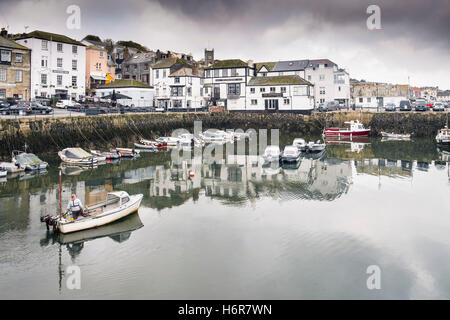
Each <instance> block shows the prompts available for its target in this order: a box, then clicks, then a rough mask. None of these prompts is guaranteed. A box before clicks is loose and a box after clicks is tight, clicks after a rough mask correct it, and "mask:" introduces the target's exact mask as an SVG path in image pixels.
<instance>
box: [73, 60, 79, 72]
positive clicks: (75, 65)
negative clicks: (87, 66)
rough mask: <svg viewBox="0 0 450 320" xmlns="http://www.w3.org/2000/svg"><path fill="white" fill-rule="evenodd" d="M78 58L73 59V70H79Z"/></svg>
mask: <svg viewBox="0 0 450 320" xmlns="http://www.w3.org/2000/svg"><path fill="white" fill-rule="evenodd" d="M77 64H78V63H77V60H72V70H77Z"/></svg>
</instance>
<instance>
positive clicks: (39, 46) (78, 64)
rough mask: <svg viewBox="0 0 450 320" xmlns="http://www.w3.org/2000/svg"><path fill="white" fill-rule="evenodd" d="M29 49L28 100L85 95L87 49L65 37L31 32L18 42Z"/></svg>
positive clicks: (79, 97) (81, 96)
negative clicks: (29, 81) (29, 89)
mask: <svg viewBox="0 0 450 320" xmlns="http://www.w3.org/2000/svg"><path fill="white" fill-rule="evenodd" d="M16 41H17V42H18V43H20V44H21V45H23V46H26V47H28V48H29V49H31V99H33V98H35V97H37V96H40V97H53V96H59V97H60V98H61V99H77V100H78V99H82V98H83V97H84V95H85V91H86V87H85V73H86V47H85V45H84V44H82V43H81V42H78V41H76V40H74V39H71V38H69V37H66V36H64V35H59V34H54V33H48V32H43V31H33V32H31V33H28V34H23V35H22V36H20V37H19V38H18V39H17V40H16Z"/></svg>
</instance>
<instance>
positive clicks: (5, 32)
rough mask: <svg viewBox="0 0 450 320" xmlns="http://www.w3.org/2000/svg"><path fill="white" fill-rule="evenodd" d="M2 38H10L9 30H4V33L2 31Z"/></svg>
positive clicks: (0, 33)
mask: <svg viewBox="0 0 450 320" xmlns="http://www.w3.org/2000/svg"><path fill="white" fill-rule="evenodd" d="M0 36H1V37H3V38H6V37H8V30H6V29H5V28H2V31H0Z"/></svg>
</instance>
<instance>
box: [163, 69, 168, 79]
mask: <svg viewBox="0 0 450 320" xmlns="http://www.w3.org/2000/svg"><path fill="white" fill-rule="evenodd" d="M165 77H167V71H166V69H164V70H163V78H165Z"/></svg>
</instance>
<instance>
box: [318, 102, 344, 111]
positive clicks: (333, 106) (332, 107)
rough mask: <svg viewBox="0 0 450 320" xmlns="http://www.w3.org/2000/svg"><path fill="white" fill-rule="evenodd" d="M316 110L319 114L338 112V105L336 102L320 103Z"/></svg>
mask: <svg viewBox="0 0 450 320" xmlns="http://www.w3.org/2000/svg"><path fill="white" fill-rule="evenodd" d="M317 110H318V111H320V112H327V111H336V110H340V109H339V103H338V102H337V101H329V102H327V103H321V104H320V105H319V107H318V108H317Z"/></svg>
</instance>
